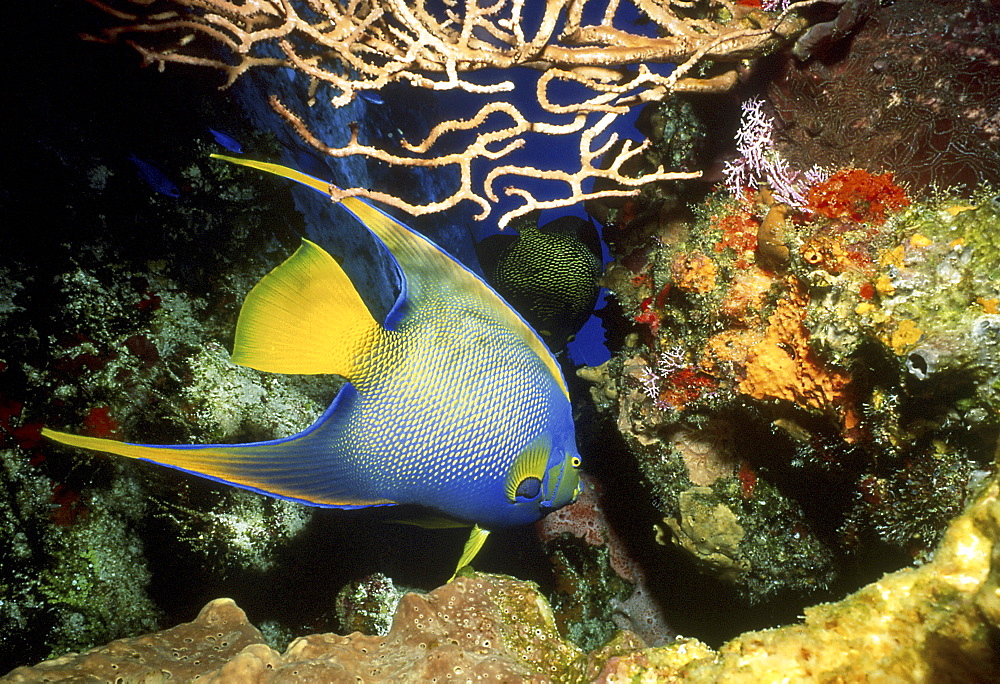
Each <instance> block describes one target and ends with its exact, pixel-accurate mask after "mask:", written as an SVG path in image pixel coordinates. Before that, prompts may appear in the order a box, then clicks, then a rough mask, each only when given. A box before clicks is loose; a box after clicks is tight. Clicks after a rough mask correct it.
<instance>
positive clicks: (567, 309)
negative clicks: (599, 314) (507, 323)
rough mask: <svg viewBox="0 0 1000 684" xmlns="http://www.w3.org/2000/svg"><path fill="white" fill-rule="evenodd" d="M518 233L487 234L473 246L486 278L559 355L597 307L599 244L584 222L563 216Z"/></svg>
mask: <svg viewBox="0 0 1000 684" xmlns="http://www.w3.org/2000/svg"><path fill="white" fill-rule="evenodd" d="M534 223H535V221H534V220H529V221H527V222H526V223H525V224H522V226H521V227H520V228H518V235H517V236H516V237H515V236H513V235H503V234H500V235H491V236H490V237H488V238H486V239H485V240H483V241H482V242H480V243H479V244H478V245H477V247H476V253H477V254H478V256H479V264H480V266H481V267H482V269H483V273H484V274H485V275H486V280H488V281H489V282H490V284H491V285H493V287H494V288H496V290H497V292H499V293H500V295H501V296H503V298H504V299H506V300H507V301H508V302H510V305H511V306H513V307H514V308H515V309H517V310H518V312H520V314H521V315H522V316H524V318H525V319H526V320H527V321H528V323H530V324H531V325H532V326H533V327H534V328H535V330H537V331H538V332H539V334H541V336H542V338H543V339H544V340H545V341H546V343H548V346H549V349H551V350H552V351H554V352H559V351H561V350H562V349H563V348H564V347H565V346H566V343H567V342H569V341H572V339H573V336H574V335H575V334H576V333H577V332H578V331H579V330H580V328H582V327H583V324H584V323H586V322H587V319H588V318H590V315H591V314H592V313H593V311H594V305H595V304H597V295H598V293H599V291H600V288H599V286H598V284H597V279H598V278H599V277H600V275H601V242H600V238H599V237H598V236H597V230H596V229H595V228H594V226H593V224H591V223H590V222H589V221H587V220H585V219H582V218H578V217H576V216H564V217H562V218H558V219H556V220H554V221H550V222H549V223H546V224H545V225H544V226H542V227H541V228H537V227H535V225H534Z"/></svg>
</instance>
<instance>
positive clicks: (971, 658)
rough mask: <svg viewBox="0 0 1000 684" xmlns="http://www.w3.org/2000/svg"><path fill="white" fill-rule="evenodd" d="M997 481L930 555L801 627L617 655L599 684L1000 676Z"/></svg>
mask: <svg viewBox="0 0 1000 684" xmlns="http://www.w3.org/2000/svg"><path fill="white" fill-rule="evenodd" d="M998 495H1000V481H998V479H997V478H994V479H993V480H992V482H991V483H990V484H989V486H988V487H987V488H986V489H985V491H984V492H983V493H982V494H981V495H980V496H979V498H978V499H977V500H976V501H975V502H974V503H973V504H972V505H971V506H970V507H969V508H968V509H967V510H966V512H965V513H964V514H962V515H960V516H959V517H958V518H956V519H955V520H954V521H953V522H952V524H951V526H950V527H949V529H948V532H947V533H946V535H945V537H944V540H943V541H942V543H941V545H940V546H939V547H938V549H937V551H936V553H935V555H934V559H933V560H932V561H931V562H929V563H927V564H926V565H924V566H922V567H920V568H906V569H904V570H900V571H898V572H894V573H892V574H888V575H885V576H884V577H883V578H882V579H881V580H879V581H877V582H874V583H872V584H869V585H867V586H865V587H863V588H862V589H861V590H859V591H857V592H855V593H854V594H852V595H851V596H848V597H847V598H845V599H844V600H842V601H838V602H837V603H827V604H820V605H817V606H813V607H811V608H807V609H806V611H805V620H804V622H803V623H802V624H796V625H790V626H787V627H782V628H780V629H771V630H765V631H760V632H747V633H746V634H743V635H741V636H739V637H738V638H736V639H733V640H732V641H730V642H729V643H727V644H725V645H724V646H722V648H720V649H719V650H718V651H717V652H713V651H712V650H711V649H709V648H708V647H706V646H705V645H704V644H701V643H700V642H697V641H694V640H691V639H685V640H680V641H678V642H676V643H674V644H671V645H670V646H665V647H662V648H650V649H643V650H640V651H636V652H633V653H631V654H628V655H624V656H619V657H616V658H612V659H611V660H609V661H608V663H607V664H606V666H605V668H604V670H603V671H602V673H601V675H600V677H599V678H598V679H597V681H599V682H626V681H639V679H637V678H640V677H641V681H657V682H665V681H670V682H674V681H690V682H765V681H796V682H816V681H822V682H829V681H841V682H843V681H893V682H985V681H998V678H1000V659H998V657H997V656H998V654H997V651H996V646H995V641H992V642H991V637H990V635H991V634H996V630H997V626H998V624H1000V564H998V563H997V560H998V559H1000V544H998V543H997V542H998V537H1000V499H998Z"/></svg>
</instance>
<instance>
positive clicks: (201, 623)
mask: <svg viewBox="0 0 1000 684" xmlns="http://www.w3.org/2000/svg"><path fill="white" fill-rule="evenodd" d="M586 666H587V659H586V656H585V655H584V653H583V651H581V650H580V649H578V648H576V647H575V646H573V645H572V644H570V643H569V642H567V641H564V640H562V639H561V638H560V637H559V634H558V632H557V631H556V626H555V622H554V620H553V617H552V611H551V609H550V608H549V605H548V603H547V602H546V601H545V599H544V598H543V597H542V596H541V595H540V594H539V593H538V591H537V589H536V587H535V586H534V585H533V584H531V583H528V582H521V581H518V580H514V579H511V578H507V577H502V576H499V575H486V574H475V575H472V576H469V577H459V578H458V579H456V580H455V581H454V582H452V583H450V584H447V585H444V586H442V587H439V588H438V589H435V590H434V591H432V592H430V593H428V594H423V595H421V594H414V593H410V594H406V595H405V596H403V598H402V599H401V600H400V602H399V606H398V607H397V609H396V614H395V617H394V620H393V626H392V628H391V629H390V631H389V633H388V634H387V635H385V636H365V635H363V634H360V633H357V632H355V633H354V634H351V635H348V636H338V635H336V634H314V635H311V636H306V637H302V638H299V639H296V640H295V641H293V642H292V643H291V644H290V645H289V647H288V649H287V650H286V651H285V652H284V653H278V652H277V651H275V650H274V649H272V648H271V647H269V646H268V645H267V644H266V643H264V639H263V637H262V636H261V633H260V632H259V631H258V630H257V629H256V628H255V627H254V626H253V625H252V624H250V622H249V621H248V620H247V617H246V615H245V614H244V613H243V611H242V610H240V609H239V608H238V607H237V606H236V604H235V603H234V602H233V601H232V600H231V599H216V600H215V601H212V602H211V603H209V604H208V605H207V606H205V607H204V608H203V609H202V611H201V613H200V614H199V615H198V617H197V618H196V619H195V620H194V621H192V622H188V623H185V624H182V625H178V626H177V627H174V628H172V629H168V630H165V631H162V632H157V633H155V634H150V635H146V636H140V637H137V638H134V639H120V640H118V641H113V642H111V643H110V644H108V645H107V646H103V647H100V648H95V649H92V650H90V651H87V652H86V653H81V654H70V655H65V656H62V657H60V658H56V659H54V660H50V661H47V662H44V663H41V664H40V665H36V666H34V667H21V668H18V669H16V670H14V671H13V672H11V673H10V674H9V675H7V676H6V677H4V678H2V681H11V682H36V681H39V680H41V679H45V680H46V681H58V680H61V679H79V680H83V679H84V678H86V679H87V681H97V680H100V679H103V678H106V679H107V680H108V681H116V680H117V681H143V682H160V681H167V680H179V681H187V680H190V679H193V678H196V677H197V678H199V679H202V680H204V681H208V682H241V683H243V682H274V681H296V682H325V683H336V682H351V684H354V683H355V682H384V681H411V682H431V681H442V680H449V681H473V680H475V681H524V682H549V681H555V682H565V681H582V680H583V679H584V676H585V668H586Z"/></svg>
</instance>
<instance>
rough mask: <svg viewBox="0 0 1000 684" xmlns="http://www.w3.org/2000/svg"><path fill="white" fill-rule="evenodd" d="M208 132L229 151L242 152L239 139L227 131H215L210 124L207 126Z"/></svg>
mask: <svg viewBox="0 0 1000 684" xmlns="http://www.w3.org/2000/svg"><path fill="white" fill-rule="evenodd" d="M208 132H209V133H211V134H212V137H213V138H215V142H217V143H219V144H220V145H222V146H223V147H225V148H226V149H227V150H229V151H230V152H235V153H236V154H243V145H241V144H240V141H239V140H237V139H236V138H234V137H233V136H231V135H229V134H228V133H223V132H222V131H217V130H215V129H214V128H212V127H211V126H209V127H208Z"/></svg>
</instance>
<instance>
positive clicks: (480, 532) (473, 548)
mask: <svg viewBox="0 0 1000 684" xmlns="http://www.w3.org/2000/svg"><path fill="white" fill-rule="evenodd" d="M489 534H490V531H489V530H484V529H483V528H482V527H480V526H479V525H473V526H472V533H471V534H470V535H469V539H468V541H466V542H465V548H464V549H462V557H461V558H459V559H458V566H457V567H456V568H455V572H453V573H452V575H451V577H449V578H448V581H449V582H451V581H452V580H453V579H455V577H456V576H458V571H459V570H461V569H462V568H464V567H465V566H466V565H468V564H469V563H471V562H472V559H473V558H475V557H476V554H477V553H479V550H480V549H481V548H483V544H485V543H486V537H488V536H489Z"/></svg>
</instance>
